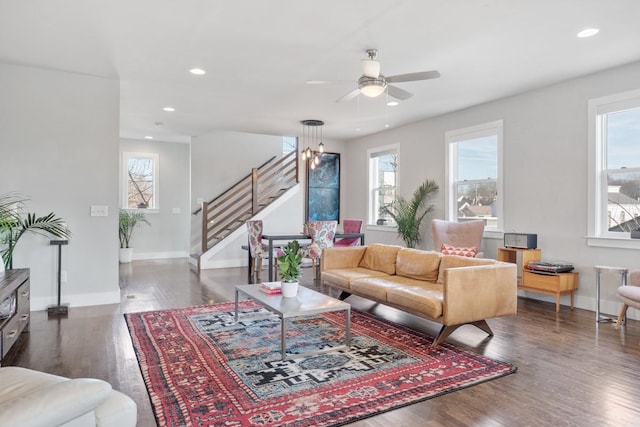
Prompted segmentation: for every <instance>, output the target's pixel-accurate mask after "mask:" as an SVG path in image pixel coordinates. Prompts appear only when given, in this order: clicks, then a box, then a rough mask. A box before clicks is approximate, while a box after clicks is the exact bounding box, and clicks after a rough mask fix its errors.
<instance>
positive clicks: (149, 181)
mask: <svg viewBox="0 0 640 427" xmlns="http://www.w3.org/2000/svg"><path fill="white" fill-rule="evenodd" d="M121 170H122V208H124V209H158V207H159V205H158V155H157V154H152V153H122V169H121Z"/></svg>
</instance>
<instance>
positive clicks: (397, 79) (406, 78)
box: [386, 70, 440, 83]
mask: <svg viewBox="0 0 640 427" xmlns="http://www.w3.org/2000/svg"><path fill="white" fill-rule="evenodd" d="M438 77H440V73H439V72H438V71H437V70H432V71H422V72H420V73H408V74H396V75H395V76H389V77H386V79H387V82H389V83H401V82H414V81H416V80H428V79H437V78H438Z"/></svg>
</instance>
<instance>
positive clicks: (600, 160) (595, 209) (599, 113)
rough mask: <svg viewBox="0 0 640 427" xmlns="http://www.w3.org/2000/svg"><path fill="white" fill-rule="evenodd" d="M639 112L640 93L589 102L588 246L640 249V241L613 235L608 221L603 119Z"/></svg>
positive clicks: (616, 95)
mask: <svg viewBox="0 0 640 427" xmlns="http://www.w3.org/2000/svg"><path fill="white" fill-rule="evenodd" d="M631 108H640V90H631V91H626V92H621V93H616V94H613V95H607V96H603V97H599V98H593V99H589V100H588V102H587V115H588V117H587V126H588V146H589V149H588V150H589V151H588V163H589V165H588V178H589V179H588V185H587V199H588V200H587V204H588V209H587V245H589V246H598V247H611V248H628V249H640V239H631V237H630V235H624V234H623V233H620V232H610V231H608V228H607V226H606V224H607V219H608V209H607V208H608V197H606V196H605V195H606V194H608V179H607V171H609V170H608V169H607V164H606V162H607V144H606V138H605V135H604V134H605V129H604V126H603V123H604V119H603V116H605V115H606V114H609V113H614V112H617V111H623V110H628V109H631Z"/></svg>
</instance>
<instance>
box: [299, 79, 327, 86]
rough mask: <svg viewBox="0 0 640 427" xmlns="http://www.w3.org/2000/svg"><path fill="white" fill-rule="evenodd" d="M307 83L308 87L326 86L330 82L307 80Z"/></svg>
mask: <svg viewBox="0 0 640 427" xmlns="http://www.w3.org/2000/svg"><path fill="white" fill-rule="evenodd" d="M305 83H306V84H308V85H324V84H327V83H329V82H328V81H326V80H307V81H306V82H305Z"/></svg>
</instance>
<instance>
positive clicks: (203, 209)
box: [200, 202, 209, 253]
mask: <svg viewBox="0 0 640 427" xmlns="http://www.w3.org/2000/svg"><path fill="white" fill-rule="evenodd" d="M208 205H209V203H208V202H202V206H201V210H200V212H202V253H205V252H207V250H209V248H208V247H207V239H208V235H209V230H208V227H207V226H208V222H209V220H208V217H209V212H208V209H207V207H208Z"/></svg>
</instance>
